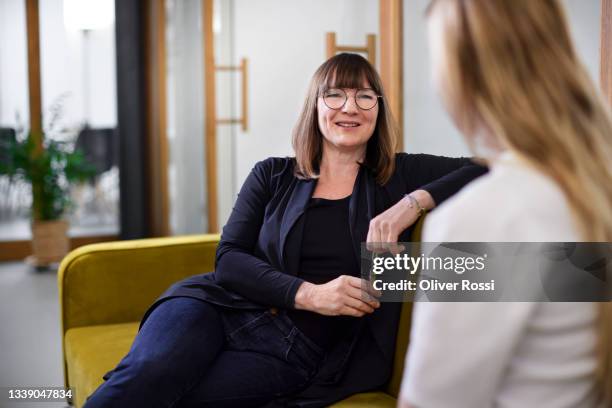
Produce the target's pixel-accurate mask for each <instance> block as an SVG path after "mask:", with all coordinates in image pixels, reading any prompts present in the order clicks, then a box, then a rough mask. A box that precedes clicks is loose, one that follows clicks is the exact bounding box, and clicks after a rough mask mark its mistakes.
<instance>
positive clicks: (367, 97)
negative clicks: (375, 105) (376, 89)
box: [358, 94, 374, 101]
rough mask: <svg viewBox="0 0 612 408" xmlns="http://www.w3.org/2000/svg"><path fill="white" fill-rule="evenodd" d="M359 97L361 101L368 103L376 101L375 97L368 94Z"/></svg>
mask: <svg viewBox="0 0 612 408" xmlns="http://www.w3.org/2000/svg"><path fill="white" fill-rule="evenodd" d="M358 97H359V99H364V100H366V101H371V100H372V99H374V95H367V94H361V95H359V96H358Z"/></svg>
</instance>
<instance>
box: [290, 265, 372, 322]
mask: <svg viewBox="0 0 612 408" xmlns="http://www.w3.org/2000/svg"><path fill="white" fill-rule="evenodd" d="M370 288H371V287H370V283H369V282H368V281H366V280H364V279H360V278H357V277H354V276H349V275H341V276H339V277H337V278H336V279H334V280H331V281H329V282H327V283H323V284H320V285H315V284H314V283H310V282H304V283H302V284H301V285H300V287H299V288H298V291H297V293H296V295H295V308H296V309H301V310H309V311H311V312H315V313H319V314H322V315H326V316H340V315H343V316H355V317H361V316H364V315H365V314H366V313H372V312H373V311H374V310H376V309H378V308H379V307H380V302H379V301H378V300H377V299H376V297H375V296H380V293H378V292H377V291H375V290H373V289H370Z"/></svg>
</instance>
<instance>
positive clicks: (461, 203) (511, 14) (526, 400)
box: [401, 0, 612, 408]
mask: <svg viewBox="0 0 612 408" xmlns="http://www.w3.org/2000/svg"><path fill="white" fill-rule="evenodd" d="M428 25H429V41H430V49H431V50H432V53H431V56H432V63H433V64H432V67H433V74H434V79H435V83H436V84H437V86H438V88H439V90H440V95H441V96H442V99H443V100H444V104H445V106H446V108H447V110H448V112H449V115H450V116H451V118H452V119H453V120H454V122H455V124H456V126H457V127H458V128H459V129H460V130H461V132H462V133H463V136H464V139H465V141H466V143H467V144H468V145H469V146H470V147H471V148H472V150H473V151H474V153H475V154H477V155H480V156H483V157H484V158H485V159H486V160H487V162H488V163H489V164H490V168H491V171H490V172H489V173H488V174H487V175H486V176H483V177H482V178H480V179H479V180H478V181H476V182H474V183H473V184H471V185H470V186H469V187H467V188H466V189H465V190H463V191H462V192H461V193H460V194H458V195H457V196H455V197H453V198H452V199H451V200H449V201H448V202H446V203H445V204H444V205H443V206H441V207H440V208H439V209H437V210H436V212H435V213H434V214H432V216H431V217H429V218H428V219H427V222H426V223H425V228H424V236H423V239H424V240H425V241H432V242H468V241H477V242H483V241H486V242H557V241H560V242H576V241H586V242H604V243H605V242H607V243H610V242H612V115H611V113H610V109H609V107H608V106H607V104H606V102H605V101H604V100H603V98H602V97H601V95H599V92H598V91H597V88H596V87H595V85H594V84H593V82H592V80H591V79H590V78H589V75H588V73H587V71H586V69H585V68H584V66H583V65H582V63H581V62H580V60H579V58H578V55H577V54H576V50H575V48H574V45H573V44H572V40H571V37H570V30H569V27H568V24H567V20H566V17H565V13H564V10H563V7H562V2H561V1H558V0H538V1H533V0H514V1H507V0H434V1H431V3H430V6H429V9H428ZM608 248H609V247H608ZM517 264H519V263H517ZM594 265H595V264H593V265H591V268H592V267H593V266H594ZM608 271H609V268H608ZM553 276H555V275H554V274H553ZM557 278H558V274H557ZM517 279H520V277H519V276H518V274H517ZM558 279H559V278H558ZM561 279H562V278H561ZM557 285H559V282H558V281H557V282H554V284H548V285H545V286H544V289H547V287H546V286H548V289H550V288H551V286H557ZM560 286H563V285H560ZM579 290H580V288H576V291H579ZM592 300H596V299H592ZM599 300H601V299H599ZM405 366H406V371H405V373H404V380H403V384H402V392H401V399H402V404H401V406H402V407H406V408H408V407H431V408H437V407H444V408H445V407H455V408H475V407H538V408H565V407H567V408H570V407H572V408H573V407H581V408H590V407H611V406H612V309H611V303H610V302H601V303H599V304H596V303H591V302H582V303H580V302H573V303H563V302H546V303H544V302H542V303H536V302H515V303H512V302H499V303H478V302H473V303H460V302H455V303H442V302H437V303H434V302H432V303H417V304H416V305H415V308H414V312H413V316H412V331H411V338H410V347H409V350H408V355H407V357H406V365H405Z"/></svg>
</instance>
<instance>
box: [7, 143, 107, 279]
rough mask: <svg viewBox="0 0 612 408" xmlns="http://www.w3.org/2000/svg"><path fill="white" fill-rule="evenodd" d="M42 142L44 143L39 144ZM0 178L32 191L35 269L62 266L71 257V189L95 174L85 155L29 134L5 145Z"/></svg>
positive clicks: (63, 145) (33, 257) (65, 145)
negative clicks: (17, 181) (22, 183)
mask: <svg viewBox="0 0 612 408" xmlns="http://www.w3.org/2000/svg"><path fill="white" fill-rule="evenodd" d="M39 141H42V142H39ZM0 148H1V149H2V150H3V157H4V158H5V160H3V162H1V163H0V175H7V176H9V177H10V178H12V179H21V180H23V181H25V182H27V183H29V184H30V185H31V187H32V212H31V221H32V223H31V228H32V251H33V256H32V258H31V259H32V261H33V263H34V265H35V266H37V267H39V266H41V267H42V266H48V265H49V264H51V263H54V262H59V261H61V259H62V258H63V257H64V256H65V255H66V254H67V253H68V251H69V249H70V241H69V238H68V222H67V221H66V220H65V219H64V216H65V215H66V214H67V213H68V211H69V210H70V208H71V207H72V205H73V203H72V201H71V197H70V186H71V185H72V184H74V183H78V182H83V181H85V180H87V179H88V178H90V177H92V176H93V175H94V174H95V169H94V168H93V166H91V165H89V164H88V163H87V162H86V160H85V158H84V156H83V154H81V152H79V151H74V150H73V149H72V148H71V146H69V145H68V144H67V143H65V142H60V141H55V140H50V139H47V140H46V139H45V138H44V135H43V134H34V133H31V132H30V133H28V134H27V135H26V136H23V135H22V137H17V138H15V139H14V140H8V141H4V144H3V146H0Z"/></svg>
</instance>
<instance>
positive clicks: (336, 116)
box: [317, 79, 379, 150]
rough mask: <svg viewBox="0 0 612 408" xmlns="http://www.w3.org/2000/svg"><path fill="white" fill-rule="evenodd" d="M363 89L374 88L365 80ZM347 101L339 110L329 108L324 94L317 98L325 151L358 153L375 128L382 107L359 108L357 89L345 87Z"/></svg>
mask: <svg viewBox="0 0 612 408" xmlns="http://www.w3.org/2000/svg"><path fill="white" fill-rule="evenodd" d="M361 87H362V88H371V86H370V84H369V83H368V81H366V80H365V79H364V80H363V81H362V84H361ZM342 89H343V90H344V92H346V94H347V96H348V98H347V100H346V103H345V104H344V106H342V107H341V108H340V109H331V108H329V107H328V106H327V105H326V104H325V102H324V100H323V95H322V94H321V95H320V96H319V97H318V99H317V111H318V121H319V130H320V131H321V134H322V135H323V146H324V148H330V147H332V148H336V149H340V150H355V149H360V148H365V146H366V144H367V143H368V140H369V139H370V137H372V134H374V129H375V128H376V120H377V118H378V109H379V106H378V104H376V105H375V106H374V107H373V108H372V109H369V110H363V109H360V108H359V107H358V106H357V104H356V103H355V93H356V92H357V89H347V88H342Z"/></svg>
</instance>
